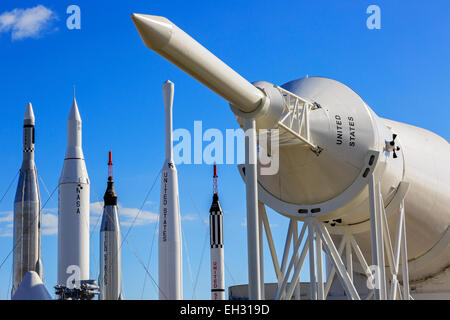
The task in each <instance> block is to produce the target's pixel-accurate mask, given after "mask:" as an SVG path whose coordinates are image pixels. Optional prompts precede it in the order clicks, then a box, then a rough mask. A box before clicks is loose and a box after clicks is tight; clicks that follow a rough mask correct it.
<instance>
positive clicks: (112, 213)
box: [99, 151, 122, 300]
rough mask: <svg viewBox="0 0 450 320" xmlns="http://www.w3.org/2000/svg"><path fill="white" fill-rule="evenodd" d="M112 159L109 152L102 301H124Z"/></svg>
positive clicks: (102, 242)
mask: <svg viewBox="0 0 450 320" xmlns="http://www.w3.org/2000/svg"><path fill="white" fill-rule="evenodd" d="M112 165H113V163H112V157H111V151H110V152H109V162H108V187H107V188H106V192H105V195H104V196H103V200H104V203H105V206H104V208H103V217H102V225H101V228H100V279H99V285H100V300H119V299H122V296H121V293H122V252H121V242H120V225H119V217H118V214H117V195H116V191H115V190H114V181H113V172H112Z"/></svg>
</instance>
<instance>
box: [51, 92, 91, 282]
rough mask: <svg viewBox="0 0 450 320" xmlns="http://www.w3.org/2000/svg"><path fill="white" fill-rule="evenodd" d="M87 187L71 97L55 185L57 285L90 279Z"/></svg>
mask: <svg viewBox="0 0 450 320" xmlns="http://www.w3.org/2000/svg"><path fill="white" fill-rule="evenodd" d="M89 190H90V187H89V177H88V173H87V170H86V164H85V162H84V155H83V149H82V146H81V117H80V113H79V111H78V106H77V101H76V100H75V97H74V98H73V103H72V108H71V110H70V114H69V119H68V120H67V149H66V156H65V159H64V166H63V169H62V173H61V178H60V180H59V189H58V193H59V194H58V285H59V286H61V287H65V288H69V289H75V288H80V281H82V280H88V279H89V195H90V193H89Z"/></svg>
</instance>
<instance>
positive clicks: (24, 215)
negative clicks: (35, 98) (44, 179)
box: [12, 103, 43, 294]
mask: <svg viewBox="0 0 450 320" xmlns="http://www.w3.org/2000/svg"><path fill="white" fill-rule="evenodd" d="M34 143H35V118H34V113H33V107H32V105H31V103H28V105H27V108H26V111H25V116H24V119H23V162H22V167H21V168H20V176H19V182H18V185H17V190H16V196H15V199H14V237H13V238H14V240H13V241H14V242H13V246H14V258H13V260H14V262H13V288H12V294H14V292H15V290H16V289H17V288H18V286H19V284H20V283H21V282H22V279H23V277H24V276H25V274H26V273H27V272H29V271H35V272H36V273H37V274H38V275H39V277H40V278H41V279H42V278H43V274H42V263H41V231H40V219H41V214H40V213H41V199H40V194H39V184H38V181H37V171H36V165H35V162H34Z"/></svg>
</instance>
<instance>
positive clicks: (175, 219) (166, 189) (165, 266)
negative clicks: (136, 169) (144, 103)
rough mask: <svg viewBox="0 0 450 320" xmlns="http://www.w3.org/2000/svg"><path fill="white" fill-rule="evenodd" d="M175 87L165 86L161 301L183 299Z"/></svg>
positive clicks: (159, 269) (159, 277)
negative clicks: (174, 129)
mask: <svg viewBox="0 0 450 320" xmlns="http://www.w3.org/2000/svg"><path fill="white" fill-rule="evenodd" d="M173 94H174V85H173V83H172V82H170V81H169V80H167V81H166V82H164V83H163V96H164V105H165V111H166V112H165V113H166V159H165V161H164V165H163V168H162V172H161V198H160V207H159V237H158V279H159V280H158V281H159V299H160V300H181V299H183V285H182V256H181V226H180V220H181V219H180V204H179V199H178V174H177V169H176V168H175V164H174V162H173V146H172V106H173Z"/></svg>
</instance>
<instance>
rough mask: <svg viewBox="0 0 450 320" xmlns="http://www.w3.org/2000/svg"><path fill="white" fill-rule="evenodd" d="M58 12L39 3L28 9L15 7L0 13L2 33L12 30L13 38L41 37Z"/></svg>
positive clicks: (0, 30) (0, 29)
mask: <svg viewBox="0 0 450 320" xmlns="http://www.w3.org/2000/svg"><path fill="white" fill-rule="evenodd" d="M53 19H56V14H55V13H54V12H53V11H52V10H50V9H48V8H46V7H44V6H43V5H38V6H36V7H33V8H28V9H18V8H16V9H13V10H12V11H6V12H3V13H2V14H0V33H1V32H10V31H11V39H13V40H19V39H24V38H39V37H40V36H42V32H44V31H45V30H47V29H48V27H49V25H50V22H51V21H52V20H53Z"/></svg>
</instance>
